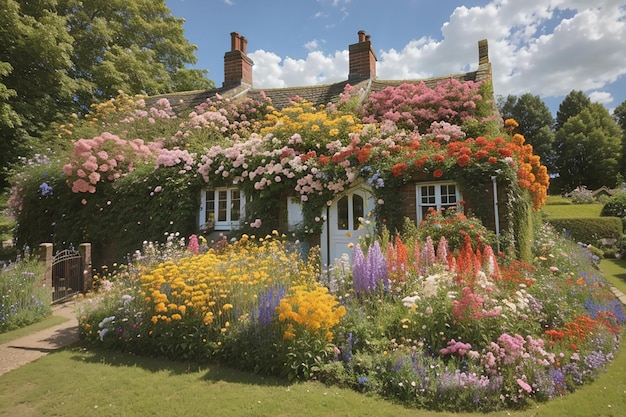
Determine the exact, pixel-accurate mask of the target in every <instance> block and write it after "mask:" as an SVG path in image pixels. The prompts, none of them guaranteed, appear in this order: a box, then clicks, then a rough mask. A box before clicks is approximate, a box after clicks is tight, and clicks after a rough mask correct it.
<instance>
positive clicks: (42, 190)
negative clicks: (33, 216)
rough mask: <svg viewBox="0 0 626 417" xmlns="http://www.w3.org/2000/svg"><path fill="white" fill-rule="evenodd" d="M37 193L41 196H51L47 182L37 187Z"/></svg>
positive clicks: (50, 188)
mask: <svg viewBox="0 0 626 417" xmlns="http://www.w3.org/2000/svg"><path fill="white" fill-rule="evenodd" d="M39 192H40V193H41V195H43V196H47V195H52V187H51V186H49V185H48V183H47V182H42V183H41V185H40V186H39Z"/></svg>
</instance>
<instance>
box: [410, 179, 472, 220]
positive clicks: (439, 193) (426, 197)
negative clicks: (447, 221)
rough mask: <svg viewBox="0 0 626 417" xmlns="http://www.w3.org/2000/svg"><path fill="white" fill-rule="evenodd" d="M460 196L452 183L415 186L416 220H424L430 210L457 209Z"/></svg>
mask: <svg viewBox="0 0 626 417" xmlns="http://www.w3.org/2000/svg"><path fill="white" fill-rule="evenodd" d="M459 201H461V194H460V193H459V189H458V187H457V186H456V185H455V184H454V183H431V184H418V185H417V217H418V218H417V220H418V222H420V221H422V220H423V219H424V218H426V215H427V214H428V211H429V210H431V209H434V210H437V211H441V209H443V208H450V207H455V208H457V207H458V204H459Z"/></svg>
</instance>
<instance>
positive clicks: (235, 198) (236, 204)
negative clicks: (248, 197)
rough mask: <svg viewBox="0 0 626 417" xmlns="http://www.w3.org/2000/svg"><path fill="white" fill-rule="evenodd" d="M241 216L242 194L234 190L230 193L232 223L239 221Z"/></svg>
mask: <svg viewBox="0 0 626 417" xmlns="http://www.w3.org/2000/svg"><path fill="white" fill-rule="evenodd" d="M240 214H241V194H240V193H239V190H232V191H231V192H230V221H231V222H236V221H239V218H240V217H241V216H240Z"/></svg>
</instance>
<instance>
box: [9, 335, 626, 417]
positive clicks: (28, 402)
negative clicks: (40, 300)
mask: <svg viewBox="0 0 626 417" xmlns="http://www.w3.org/2000/svg"><path fill="white" fill-rule="evenodd" d="M625 375H626V352H625V349H624V348H623V347H622V348H621V349H620V351H619V352H618V354H617V355H616V358H615V359H614V360H613V362H612V363H611V364H610V365H609V366H608V372H607V373H605V374H603V375H601V376H600V378H599V379H597V380H596V381H594V382H593V383H591V384H588V385H585V386H583V387H581V388H580V389H579V390H577V391H576V392H575V393H574V394H569V395H566V396H565V397H562V398H557V399H553V400H551V401H549V402H546V403H540V404H536V405H533V406H532V407H531V408H529V409H527V410H521V411H502V412H497V413H490V414H479V413H461V414H450V413H434V412H427V411H423V410H412V409H408V408H405V407H403V406H400V405H396V404H393V403H392V402H390V401H386V400H382V399H380V398H376V397H372V396H365V395H363V394H359V393H357V392H355V391H352V390H348V389H339V388H336V387H327V386H325V385H323V384H320V383H317V382H305V383H296V384H287V383H286V382H285V381H282V380H277V379H274V378H267V377H262V376H259V375H252V374H250V373H245V372H239V371H235V370H231V369H228V368H224V367H220V366H198V365H194V364H190V363H181V362H172V361H167V360H163V359H157V358H145V357H138V356H134V355H130V354H123V353H119V352H111V351H100V350H89V349H86V348H84V347H82V346H80V345H75V346H73V347H71V348H68V349H65V350H62V351H59V352H55V353H52V354H50V355H47V356H45V357H43V358H41V359H38V360H37V361H35V362H33V363H31V364H29V365H26V366H24V367H22V368H19V369H17V370H14V371H12V372H9V373H7V374H4V375H2V376H0V416H11V417H22V416H91V415H93V416H95V415H101V416H102V415H105V416H109V417H114V416H124V417H134V416H137V417H139V416H146V415H161V416H206V415H211V416H216V417H219V416H229V417H238V416H302V417H306V416H321V415H324V416H376V417H380V416H391V415H393V416H399V417H401V416H412V417H439V416H449V415H456V416H466V417H474V416H480V415H488V416H513V417H525V416H549V417H550V416H551V417H576V416H622V415H624V414H623V411H624V410H625V409H626V376H625Z"/></svg>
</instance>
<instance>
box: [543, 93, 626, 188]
mask: <svg viewBox="0 0 626 417" xmlns="http://www.w3.org/2000/svg"><path fill="white" fill-rule="evenodd" d="M555 139H556V140H555V145H556V158H555V165H556V169H557V172H558V175H559V176H558V178H556V179H554V180H553V181H552V182H553V185H554V186H556V187H557V188H558V191H560V192H569V191H571V190H573V189H574V188H576V187H578V186H580V185H585V186H587V188H590V189H595V188H599V187H601V186H603V185H606V186H609V187H613V186H615V185H616V180H617V174H618V172H619V164H620V159H621V148H622V143H621V131H620V128H619V127H618V125H617V124H616V123H615V119H613V117H611V115H610V114H609V112H608V110H607V109H606V108H605V107H604V106H603V105H602V104H599V103H592V104H590V105H589V106H588V107H586V108H585V109H583V110H582V111H581V112H580V113H579V114H577V115H575V116H572V117H570V118H569V119H568V120H567V121H566V122H565V124H563V126H562V127H561V129H559V130H558V131H557V132H556V135H555Z"/></svg>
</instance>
